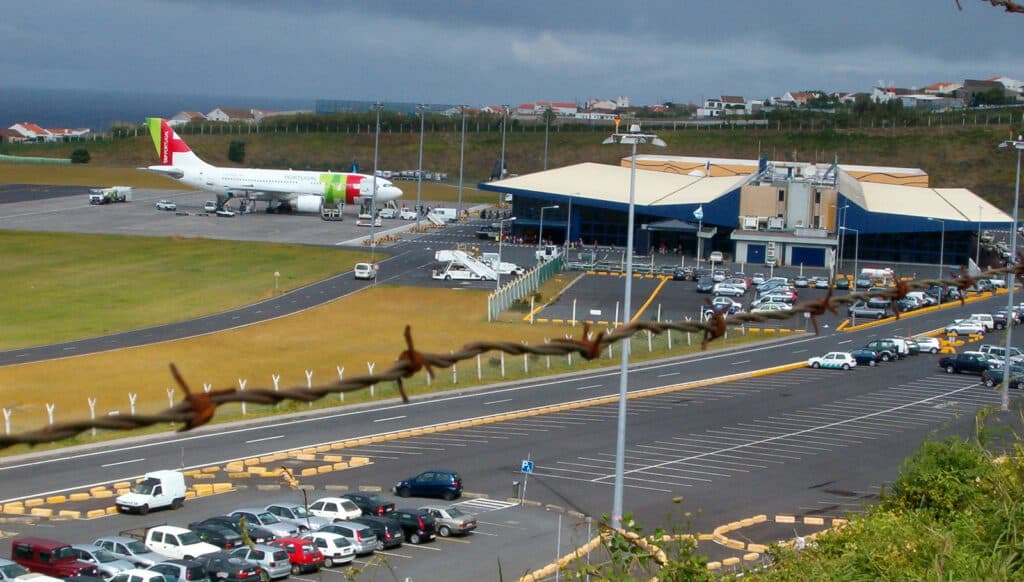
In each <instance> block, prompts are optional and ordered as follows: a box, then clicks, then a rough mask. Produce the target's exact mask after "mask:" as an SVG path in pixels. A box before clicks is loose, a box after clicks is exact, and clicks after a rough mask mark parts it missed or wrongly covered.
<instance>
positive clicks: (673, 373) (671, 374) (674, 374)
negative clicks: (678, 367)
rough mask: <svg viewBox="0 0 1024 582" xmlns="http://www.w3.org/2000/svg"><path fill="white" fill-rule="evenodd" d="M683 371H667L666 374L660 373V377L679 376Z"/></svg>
mask: <svg viewBox="0 0 1024 582" xmlns="http://www.w3.org/2000/svg"><path fill="white" fill-rule="evenodd" d="M679 374H681V372H665V373H664V374H658V376H657V377H658V378H668V377H669V376H678V375H679Z"/></svg>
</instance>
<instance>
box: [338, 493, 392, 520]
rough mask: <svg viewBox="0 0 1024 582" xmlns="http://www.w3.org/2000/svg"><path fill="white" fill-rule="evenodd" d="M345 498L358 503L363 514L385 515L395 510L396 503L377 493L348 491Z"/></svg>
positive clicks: (357, 505)
mask: <svg viewBox="0 0 1024 582" xmlns="http://www.w3.org/2000/svg"><path fill="white" fill-rule="evenodd" d="M345 499H348V500H349V501H351V502H352V503H355V504H356V507H358V508H359V510H360V511H362V512H363V515H384V514H385V513H388V512H391V511H394V510H395V504H394V502H392V501H388V500H386V499H384V498H383V497H381V496H380V495H377V494H376V493H346V494H345Z"/></svg>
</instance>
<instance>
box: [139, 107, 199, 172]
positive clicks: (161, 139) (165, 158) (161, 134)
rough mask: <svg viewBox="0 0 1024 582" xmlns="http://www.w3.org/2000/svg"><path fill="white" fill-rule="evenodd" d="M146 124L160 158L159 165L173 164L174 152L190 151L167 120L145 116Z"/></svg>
mask: <svg viewBox="0 0 1024 582" xmlns="http://www.w3.org/2000/svg"><path fill="white" fill-rule="evenodd" d="M146 125H148V126H149V135H150V137H152V138H153V145H154V146H156V155H157V156H158V157H159V158H160V165H162V166H173V165H174V154H176V153H186V152H190V151H192V150H190V149H188V146H187V145H186V144H185V142H184V141H182V139H181V138H180V137H178V134H177V133H175V132H174V130H173V129H171V126H170V125H169V124H168V123H167V120H165V119H161V118H159V117H147V118H146Z"/></svg>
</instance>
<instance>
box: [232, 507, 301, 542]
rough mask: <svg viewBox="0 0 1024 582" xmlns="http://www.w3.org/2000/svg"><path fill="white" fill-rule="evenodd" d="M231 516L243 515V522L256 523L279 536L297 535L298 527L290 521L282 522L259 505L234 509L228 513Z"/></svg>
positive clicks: (290, 536)
mask: <svg viewBox="0 0 1024 582" xmlns="http://www.w3.org/2000/svg"><path fill="white" fill-rule="evenodd" d="M230 515H231V517H244V518H245V523H247V524H249V525H258V526H260V527H265V528H267V529H269V530H270V531H272V532H274V535H276V536H277V537H279V538H293V537H296V536H297V535H299V528H298V527H297V526H295V525H293V524H290V523H284V522H282V521H281V520H280V519H278V518H277V516H275V515H274V514H273V513H270V512H269V511H267V510H266V509H263V508H261V507H245V508H243V509H236V510H234V511H232V512H231V513H230Z"/></svg>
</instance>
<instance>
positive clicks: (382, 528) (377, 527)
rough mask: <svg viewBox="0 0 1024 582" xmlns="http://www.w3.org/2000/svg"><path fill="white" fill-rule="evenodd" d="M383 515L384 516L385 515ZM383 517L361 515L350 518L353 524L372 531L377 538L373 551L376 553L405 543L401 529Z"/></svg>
mask: <svg viewBox="0 0 1024 582" xmlns="http://www.w3.org/2000/svg"><path fill="white" fill-rule="evenodd" d="M389 513H390V512H389ZM384 515H385V516H386V515H387V514H384ZM385 516H378V515H363V516H360V517H355V518H352V521H353V522H355V523H361V524H363V525H365V526H366V527H368V528H370V529H371V530H373V535H375V536H377V547H376V548H374V549H376V550H378V551H379V550H387V549H390V548H396V547H398V546H400V545H402V542H404V541H405V534H404V533H403V532H402V528H401V527H399V526H398V524H397V523H395V522H394V521H393V520H391V519H388V518H387V517H385Z"/></svg>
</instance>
